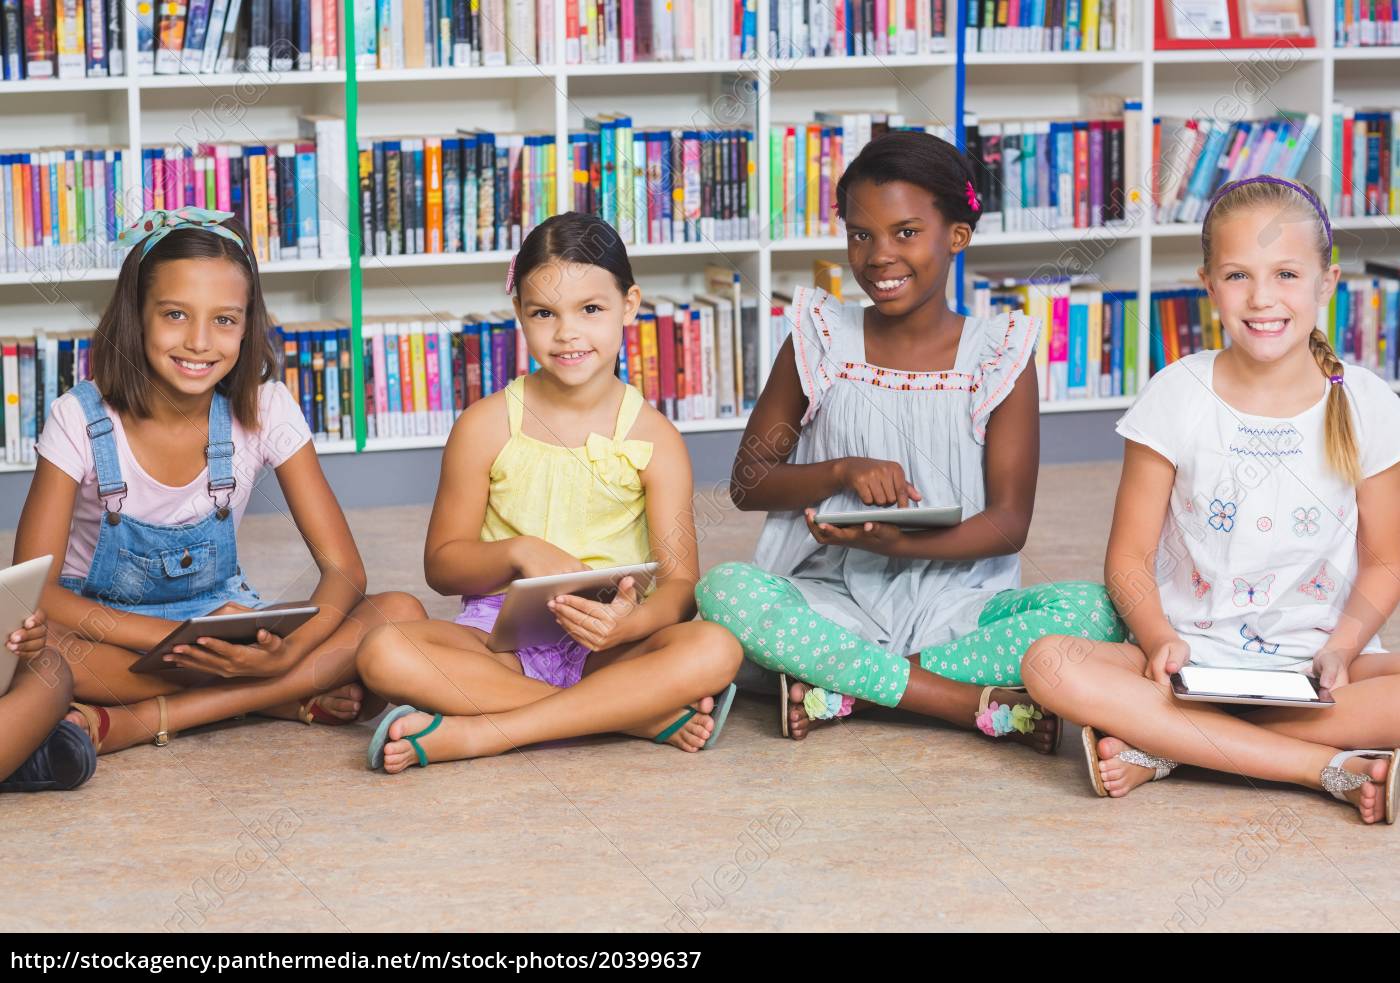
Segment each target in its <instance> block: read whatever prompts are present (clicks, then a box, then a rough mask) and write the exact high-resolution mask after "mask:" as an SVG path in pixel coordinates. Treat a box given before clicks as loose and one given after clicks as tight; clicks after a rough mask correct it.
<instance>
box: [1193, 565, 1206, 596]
mask: <svg viewBox="0 0 1400 983" xmlns="http://www.w3.org/2000/svg"><path fill="white" fill-rule="evenodd" d="M1191 589H1192V590H1194V591H1195V592H1196V600H1198V601H1199V600H1200V599H1201V598H1203V597H1205V596H1206V592H1207V591H1209V590H1210V581H1208V580H1206V579H1205V578H1204V577H1202V576H1201V571H1199V570H1197V569H1195V568H1194V567H1193V568H1192V570H1191Z"/></svg>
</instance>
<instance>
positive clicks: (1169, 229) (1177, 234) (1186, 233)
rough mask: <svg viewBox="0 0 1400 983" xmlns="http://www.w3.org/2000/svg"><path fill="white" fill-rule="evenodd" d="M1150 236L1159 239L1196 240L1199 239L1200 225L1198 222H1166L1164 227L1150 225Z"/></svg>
mask: <svg viewBox="0 0 1400 983" xmlns="http://www.w3.org/2000/svg"><path fill="white" fill-rule="evenodd" d="M1150 228H1151V229H1152V234H1153V235H1154V236H1159V237H1161V238H1165V239H1170V238H1183V239H1185V238H1193V237H1194V238H1196V239H1199V238H1200V237H1201V223H1199V222H1168V223H1167V224H1165V225H1152V226H1150Z"/></svg>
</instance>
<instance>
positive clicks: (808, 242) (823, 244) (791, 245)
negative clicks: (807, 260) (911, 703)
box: [768, 236, 846, 253]
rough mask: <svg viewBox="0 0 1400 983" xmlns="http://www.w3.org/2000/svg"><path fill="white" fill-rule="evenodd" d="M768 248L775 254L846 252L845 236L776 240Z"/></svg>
mask: <svg viewBox="0 0 1400 983" xmlns="http://www.w3.org/2000/svg"><path fill="white" fill-rule="evenodd" d="M768 248H769V249H770V250H771V251H772V252H775V253H805V252H820V251H825V250H830V249H839V250H840V251H841V252H843V253H844V252H845V251H846V237H845V236H812V237H803V236H799V237H797V238H794V239H774V240H773V241H772V242H770V243H768Z"/></svg>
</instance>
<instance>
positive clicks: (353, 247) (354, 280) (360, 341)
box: [340, 0, 366, 452]
mask: <svg viewBox="0 0 1400 983" xmlns="http://www.w3.org/2000/svg"><path fill="white" fill-rule="evenodd" d="M340 46H341V51H342V55H341V57H342V58H343V59H344V61H345V156H346V158H347V160H346V167H345V175H346V178H345V183H346V185H347V187H346V189H345V194H346V195H347V197H349V199H350V202H349V205H350V207H349V208H347V209H346V211H345V215H346V220H347V221H348V222H349V223H350V228H349V230H348V231H349V234H350V340H351V343H352V344H353V345H354V351H352V352H351V353H350V364H351V365H352V366H353V369H352V379H353V380H354V381H353V385H354V387H355V394H354V398H355V450H356V452H359V451H362V450H364V449H365V426H366V424H365V363H364V355H365V343H364V330H363V327H362V325H361V311H360V228H361V225H360V137H359V126H358V124H359V115H360V88H359V82H358V80H357V76H356V74H355V72H356V67H357V66H356V64H355V60H356V54H355V52H356V50H357V48H356V45H355V0H345V30H344V31H343V32H342V34H341V40H340Z"/></svg>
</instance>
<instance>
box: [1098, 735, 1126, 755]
mask: <svg viewBox="0 0 1400 983" xmlns="http://www.w3.org/2000/svg"><path fill="white" fill-rule="evenodd" d="M1125 746H1126V745H1124V743H1123V742H1122V741H1120V740H1119V739H1118V738H1116V737H1103V738H1100V739H1099V747H1098V751H1099V759H1100V760H1102V761H1107V760H1109V759H1111V758H1116V757H1118V752H1120V751H1122V750H1123V748H1124V747H1125Z"/></svg>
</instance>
